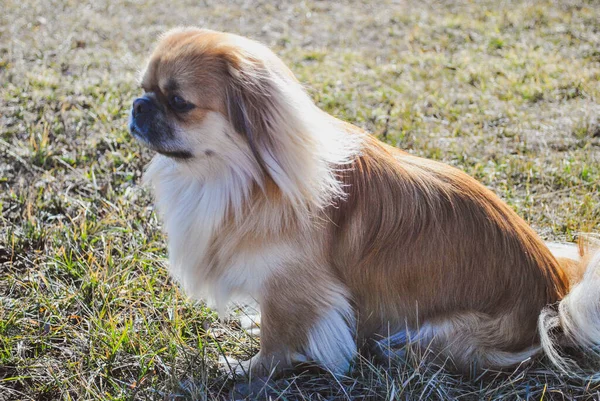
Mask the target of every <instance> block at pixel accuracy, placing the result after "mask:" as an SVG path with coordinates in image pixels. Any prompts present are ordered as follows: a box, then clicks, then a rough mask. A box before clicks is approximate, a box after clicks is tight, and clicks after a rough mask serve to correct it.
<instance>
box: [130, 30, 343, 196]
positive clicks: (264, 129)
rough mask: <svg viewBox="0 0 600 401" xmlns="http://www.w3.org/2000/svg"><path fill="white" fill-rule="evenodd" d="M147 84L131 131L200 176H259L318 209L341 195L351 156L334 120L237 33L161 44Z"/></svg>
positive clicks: (175, 36)
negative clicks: (337, 169) (336, 171)
mask: <svg viewBox="0 0 600 401" xmlns="http://www.w3.org/2000/svg"><path fill="white" fill-rule="evenodd" d="M142 88H143V90H144V95H143V96H142V97H140V98H138V99H135V101H134V102H133V107H132V110H131V120H130V130H131V133H132V134H133V135H134V136H135V137H136V138H137V139H138V140H139V141H140V142H142V143H143V144H144V145H146V146H147V147H149V148H151V149H153V150H154V151H156V152H158V153H161V154H163V155H165V156H168V157H170V158H172V159H173V160H175V161H176V162H177V163H178V164H182V165H186V166H188V167H191V168H192V171H194V173H195V174H199V175H203V176H209V175H218V174H219V172H220V171H222V170H223V169H230V170H232V169H233V170H237V171H238V173H239V174H248V171H252V173H250V175H251V176H252V178H253V179H255V180H258V181H260V180H263V181H264V179H270V180H271V181H272V182H274V183H275V185H276V187H277V188H279V189H280V190H281V192H282V193H283V194H284V195H286V196H287V197H288V198H289V199H291V200H293V202H294V203H298V202H299V203H307V202H308V203H321V202H322V201H324V200H325V198H327V197H328V193H329V192H331V190H333V191H338V190H339V186H338V184H337V183H336V182H335V180H334V178H333V177H332V173H331V168H330V165H331V164H334V163H339V162H341V161H343V160H342V159H344V158H345V157H346V153H345V152H338V151H337V149H342V148H343V146H341V145H342V142H343V141H342V140H341V137H340V136H339V135H338V136H336V135H334V134H335V133H339V132H338V131H336V129H335V128H334V127H333V126H334V125H335V124H333V125H332V120H331V118H329V117H326V115H325V114H324V113H322V112H321V111H320V110H319V109H318V108H317V107H316V106H315V105H314V104H313V102H312V100H311V99H310V98H309V97H308V96H307V94H306V93H305V92H304V90H303V88H302V86H301V85H300V84H299V83H298V81H297V80H296V78H295V77H294V75H293V74H292V72H291V71H290V70H289V69H288V68H287V67H286V66H285V64H284V63H283V62H282V61H281V60H280V59H279V58H278V57H277V56H276V55H275V54H274V53H273V52H271V51H270V50H269V49H268V48H267V47H265V46H263V45H261V44H259V43H257V42H255V41H252V40H250V39H247V38H243V37H240V36H237V35H233V34H228V33H222V32H215V31H210V30H204V29H195V28H185V29H177V30H174V31H171V32H169V33H167V34H166V35H164V36H163V37H162V39H161V40H160V41H159V43H158V45H157V47H156V49H155V50H154V52H153V53H152V55H151V57H150V59H149V62H148V65H147V67H146V69H145V71H144V73H143V78H142ZM242 171H243V172H244V173H242ZM259 184H261V183H260V182H259Z"/></svg>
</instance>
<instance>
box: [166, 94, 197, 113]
mask: <svg viewBox="0 0 600 401" xmlns="http://www.w3.org/2000/svg"><path fill="white" fill-rule="evenodd" d="M169 105H170V106H171V107H172V108H173V110H175V111H177V112H184V111H188V110H191V109H193V108H194V105H193V104H191V103H189V102H186V101H185V99H184V98H182V97H181V96H179V95H173V96H171V98H170V99H169Z"/></svg>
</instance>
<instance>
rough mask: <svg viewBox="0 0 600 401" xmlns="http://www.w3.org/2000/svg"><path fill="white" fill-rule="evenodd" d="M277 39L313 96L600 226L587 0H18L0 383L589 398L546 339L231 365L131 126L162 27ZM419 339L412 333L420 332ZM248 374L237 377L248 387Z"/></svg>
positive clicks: (244, 352)
mask: <svg viewBox="0 0 600 401" xmlns="http://www.w3.org/2000/svg"><path fill="white" fill-rule="evenodd" d="M182 24H190V25H200V26H205V27H212V28H215V29H221V30H228V31H234V32H238V33H240V34H244V35H248V36H251V37H253V38H256V39H259V40H261V41H263V42H266V43H267V44H269V45H270V46H271V47H272V48H274V49H275V50H276V52H277V53H278V54H279V55H281V57H282V58H283V59H284V60H285V61H286V62H287V63H288V64H289V65H290V67H291V68H292V69H293V70H294V72H295V73H296V74H297V75H298V77H299V78H300V79H301V80H302V81H303V82H305V83H306V85H307V89H308V90H309V92H310V94H311V95H312V96H313V98H314V99H315V101H316V102H317V103H318V104H319V106H320V107H322V108H323V109H325V110H327V111H328V112H330V113H332V114H334V115H336V116H339V117H340V118H342V119H345V120H347V121H350V122H352V123H354V124H357V125H359V126H362V127H364V128H366V129H368V130H370V131H371V132H373V133H374V134H375V135H378V136H379V137H380V138H382V139H383V140H385V141H387V142H389V143H391V144H393V145H395V146H398V147H401V148H403V149H406V150H408V151H409V152H411V153H414V154H417V155H421V156H425V157H429V158H433V159H439V160H442V161H444V162H447V163H449V164H452V165H455V166H458V167H460V168H461V169H463V170H465V171H467V172H468V173H469V174H471V175H473V176H475V177H476V178H478V179H479V180H481V181H482V182H483V183H485V184H486V185H487V186H489V187H491V188H492V189H493V190H494V191H496V193H498V194H499V195H500V196H501V197H502V198H503V199H505V200H506V201H507V202H508V203H509V204H510V205H511V206H512V207H513V208H514V209H515V210H516V211H518V213H519V214H520V215H522V216H524V217H525V219H526V220H527V221H528V222H530V223H531V224H532V225H533V227H535V229H536V230H537V231H538V232H539V233H540V235H541V236H542V237H543V238H545V239H553V240H572V239H574V237H575V236H576V233H577V232H581V231H584V232H585V231H595V232H598V229H599V227H600V197H599V196H598V193H599V192H600V84H599V81H600V50H599V49H600V7H598V4H597V2H595V1H594V0H590V1H582V0H571V1H568V2H567V1H565V2H562V3H561V4H557V2H553V1H549V0H540V1H535V2H533V1H469V2H467V1H447V2H433V1H426V2H422V1H416V0H415V1H413V0H406V1H400V2H398V1H382V2H375V3H372V4H371V3H370V2H364V3H359V2H342V3H338V2H336V3H334V2H331V3H330V2H324V1H312V0H310V1H305V2H301V3H291V2H283V3H277V4H276V5H275V4H271V3H270V2H261V3H249V2H241V1H239V2H232V3H227V4H224V3H222V2H216V1H215V2H213V1H211V0H206V1H204V2H200V1H186V0H177V1H173V2H160V1H158V0H152V1H149V2H138V1H122V2H108V1H94V2H90V3H86V2H76V1H68V0H65V1H52V2H51V1H47V2H39V1H34V0H18V1H17V0H5V1H4V3H3V12H2V13H1V15H0V127H1V131H0V186H1V188H2V190H1V191H0V215H1V217H0V400H5V399H6V400H74V399H97V400H100V399H102V400H133V399H165V400H184V399H209V400H212V399H223V398H228V397H229V398H231V397H233V398H238V399H239V398H243V397H250V398H252V397H254V398H260V397H267V396H270V397H271V398H272V399H281V400H290V399H314V400H319V399H321V400H325V399H327V400H338V399H389V400H392V399H394V400H396V399H440V400H448V399H466V400H476V399H528V400H542V399H544V400H546V399H559V400H562V399H578V400H587V399H598V398H600V384H599V383H593V382H587V381H585V380H572V379H567V378H566V377H564V376H563V375H561V374H559V373H557V372H556V371H553V370H552V368H551V367H549V366H548V364H547V362H546V361H545V360H544V359H543V358H538V359H536V360H534V361H531V362H528V363H526V364H524V366H522V367H519V368H518V369H516V370H515V371H514V372H509V373H494V372H489V373H488V374H487V375H484V376H481V377H460V376H456V375H453V374H451V373H450V372H448V371H447V370H446V369H444V368H443V367H437V366H434V365H431V364H427V363H424V362H423V361H422V360H421V359H419V358H414V357H412V356H411V357H410V358H408V359H407V360H406V361H399V362H397V363H394V364H390V365H389V366H388V364H387V363H385V364H383V365H381V364H379V365H373V364H371V363H370V362H369V361H358V362H357V363H356V365H355V368H354V370H353V372H352V373H351V374H350V375H349V376H348V377H347V378H344V379H340V380H337V379H335V378H333V377H331V376H330V375H328V374H326V373H323V372H321V373H319V372H312V373H304V374H300V375H298V376H295V377H291V378H286V379H281V380H273V381H270V382H269V383H267V385H266V389H264V390H262V392H261V389H262V387H263V386H262V385H261V384H260V383H254V384H251V385H250V384H248V383H238V384H237V385H235V386H234V385H233V384H232V383H231V381H228V380H226V378H225V377H224V376H223V374H222V373H220V372H219V371H218V369H217V365H218V364H217V361H218V359H219V357H220V356H222V355H223V354H226V355H230V356H234V357H240V358H247V357H248V356H249V355H251V354H252V353H253V352H255V351H256V341H255V340H254V339H252V338H251V337H250V336H248V335H247V334H246V333H245V332H244V331H243V330H242V329H240V326H239V325H238V324H237V323H236V322H235V321H231V322H226V323H219V321H218V319H217V317H216V315H215V314H214V313H213V312H212V311H211V310H209V309H207V308H206V307H204V306H203V305H201V304H194V303H192V302H190V301H189V300H187V299H186V297H185V296H184V295H183V294H182V293H181V292H180V291H179V289H178V288H177V287H176V286H175V285H174V284H173V283H172V282H171V280H170V279H169V278H168V275H167V273H166V268H165V252H166V251H165V242H164V237H163V235H162V234H161V231H160V222H159V221H158V220H157V218H156V216H155V214H154V211H153V208H152V206H151V205H152V203H151V199H150V196H149V193H148V192H147V190H145V189H144V188H142V187H141V186H140V177H141V172H142V171H143V168H144V165H145V164H146V163H147V162H148V161H149V159H150V157H151V155H150V154H149V153H148V152H147V151H145V150H143V149H142V148H141V147H140V146H139V145H137V144H136V143H135V142H134V141H133V140H132V138H130V136H129V134H128V132H127V129H126V119H127V114H128V109H129V107H130V104H131V101H132V99H133V98H134V97H135V96H136V95H137V94H139V93H140V90H139V89H138V87H137V82H136V75H137V71H138V69H139V68H140V67H141V66H142V65H143V61H144V57H146V56H147V54H148V52H149V50H150V48H151V47H152V44H153V41H154V39H155V38H156V35H157V34H158V33H160V32H162V31H164V30H165V29H167V28H170V27H173V26H176V25H182ZM409 355H411V354H410V353H409ZM236 394H237V395H236Z"/></svg>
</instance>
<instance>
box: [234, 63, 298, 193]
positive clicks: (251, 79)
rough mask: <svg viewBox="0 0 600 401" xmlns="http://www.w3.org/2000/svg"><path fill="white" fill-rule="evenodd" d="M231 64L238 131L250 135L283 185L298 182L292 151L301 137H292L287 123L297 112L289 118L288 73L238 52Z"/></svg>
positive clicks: (255, 151)
mask: <svg viewBox="0 0 600 401" xmlns="http://www.w3.org/2000/svg"><path fill="white" fill-rule="evenodd" d="M227 64H228V65H227V67H228V75H229V83H228V85H227V89H226V102H227V114H228V118H229V121H230V122H231V124H232V125H233V128H234V129H235V130H236V132H238V133H239V134H241V135H244V136H245V137H246V139H247V141H248V144H249V145H250V149H251V150H252V153H253V154H254V157H255V158H256V160H257V161H258V163H259V164H260V166H261V168H262V169H263V170H264V171H265V173H266V174H268V175H269V176H270V177H271V178H272V179H273V181H274V182H275V183H276V184H278V185H279V187H282V186H289V185H294V184H292V183H291V182H289V181H290V180H293V178H292V177H293V176H295V175H296V174H298V171H292V170H293V169H295V168H296V167H297V166H294V164H295V163H294V160H293V159H294V157H290V154H289V152H291V151H294V150H293V149H292V147H293V145H294V142H297V141H298V139H299V138H298V139H296V140H294V139H293V138H289V134H290V129H289V128H290V127H289V126H287V124H289V123H290V122H291V120H293V119H294V118H295V117H296V116H289V119H286V114H288V113H289V107H290V105H289V104H286V102H285V100H284V99H283V96H282V89H281V86H282V85H285V82H284V77H281V76H279V75H276V73H275V72H273V71H271V70H270V69H269V68H268V66H266V65H265V63H264V62H263V61H262V60H259V59H257V58H253V57H251V56H241V55H235V57H230V59H229V60H228V63H227ZM286 120H290V121H286ZM282 189H284V188H282Z"/></svg>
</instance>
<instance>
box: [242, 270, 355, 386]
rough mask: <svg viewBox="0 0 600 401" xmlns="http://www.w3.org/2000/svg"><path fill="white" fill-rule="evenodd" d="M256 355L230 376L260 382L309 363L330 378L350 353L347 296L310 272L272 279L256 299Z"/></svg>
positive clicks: (344, 365) (351, 329) (346, 365)
mask: <svg viewBox="0 0 600 401" xmlns="http://www.w3.org/2000/svg"><path fill="white" fill-rule="evenodd" d="M260 298H261V299H260V304H261V338H260V346H261V349H260V352H259V353H258V354H257V355H255V356H254V357H253V358H252V359H250V360H249V361H246V362H243V363H242V364H241V365H240V366H239V367H238V368H237V369H236V373H243V374H249V375H251V376H254V377H265V376H269V375H271V374H277V373H280V372H282V371H284V370H286V369H289V368H292V367H293V365H294V364H295V363H298V362H309V363H310V362H312V363H315V364H317V365H319V366H321V367H322V368H325V369H328V370H330V371H331V372H333V373H335V374H342V373H345V372H346V371H348V369H349V367H350V362H351V361H352V359H353V357H354V356H355V354H356V342H355V338H354V332H355V318H354V312H353V310H352V308H351V306H350V303H349V302H348V295H347V291H346V290H345V288H344V287H343V285H342V284H341V283H339V282H337V281H336V280H335V279H334V278H332V277H330V276H328V275H323V277H315V271H314V270H313V271H311V272H310V273H309V272H306V271H304V272H301V273H299V274H292V275H289V274H288V275H286V276H283V275H282V276H279V277H275V278H272V279H271V280H269V282H268V283H266V285H265V287H264V290H263V294H262V295H261V297H260Z"/></svg>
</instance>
